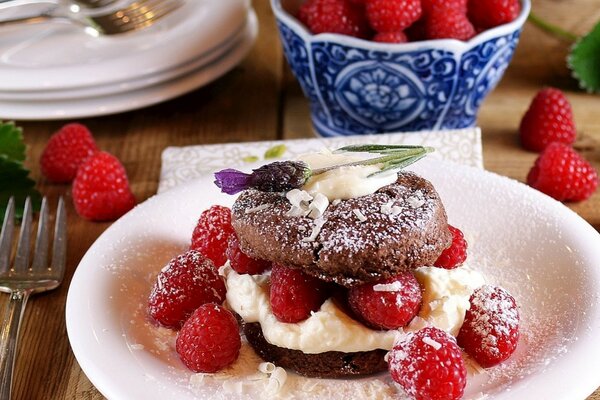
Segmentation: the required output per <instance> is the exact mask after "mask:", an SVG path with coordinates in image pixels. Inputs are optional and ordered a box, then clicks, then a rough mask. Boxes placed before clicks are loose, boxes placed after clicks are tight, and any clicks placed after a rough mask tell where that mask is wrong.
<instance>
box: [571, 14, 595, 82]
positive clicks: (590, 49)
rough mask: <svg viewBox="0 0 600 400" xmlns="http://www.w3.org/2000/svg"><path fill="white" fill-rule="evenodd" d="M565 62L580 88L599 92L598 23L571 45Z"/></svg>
mask: <svg viewBox="0 0 600 400" xmlns="http://www.w3.org/2000/svg"><path fill="white" fill-rule="evenodd" d="M567 63H568V65H569V69H571V73H572V74H573V77H574V78H575V79H577V80H578V81H579V86H580V87H581V88H582V89H585V90H587V91H588V92H596V93H599V92H600V23H598V24H597V25H596V26H595V27H594V29H592V31H591V32H590V33H588V34H587V35H585V36H583V37H582V38H581V39H579V40H578V41H577V42H576V43H575V44H574V45H573V48H572V49H571V54H570V55H569V57H568V58H567Z"/></svg>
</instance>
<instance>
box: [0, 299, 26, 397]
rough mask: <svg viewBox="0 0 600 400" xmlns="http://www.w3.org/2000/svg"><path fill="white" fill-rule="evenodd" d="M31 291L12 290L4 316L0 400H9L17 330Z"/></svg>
mask: <svg viewBox="0 0 600 400" xmlns="http://www.w3.org/2000/svg"><path fill="white" fill-rule="evenodd" d="M30 294H31V290H22V289H21V290H14V291H13V292H12V293H11V294H10V301H9V303H8V307H7V309H6V312H5V314H4V321H3V323H2V328H1V329H2V330H1V334H0V340H1V342H0V400H10V395H11V390H12V376H13V369H14V366H15V354H16V350H17V342H18V339H19V328H20V327H21V319H22V317H23V312H24V311H25V306H26V305H27V300H28V299H29V295H30Z"/></svg>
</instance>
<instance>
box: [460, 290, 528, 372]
mask: <svg viewBox="0 0 600 400" xmlns="http://www.w3.org/2000/svg"><path fill="white" fill-rule="evenodd" d="M469 302H470V303H471V307H470V308H469V310H467V313H466V315H465V321H464V322H463V325H462V327H461V328H460V331H459V333H458V337H457V340H458V344H459V345H460V346H462V347H463V348H464V349H465V351H466V352H467V354H469V355H470V356H471V357H473V358H474V359H475V361H477V362H478V363H479V364H480V365H481V366H482V367H484V368H488V367H493V366H494V365H496V364H499V363H501V362H502V361H505V360H506V359H508V357H510V356H511V355H512V354H513V353H514V351H515V349H516V348H517V343H518V341H519V310H518V308H517V303H516V302H515V299H514V298H513V297H512V296H511V295H510V294H509V293H508V292H507V291H506V290H504V289H502V288H499V287H494V286H490V285H484V286H482V287H480V288H479V289H477V290H475V292H473V294H472V295H471V298H470V299H469Z"/></svg>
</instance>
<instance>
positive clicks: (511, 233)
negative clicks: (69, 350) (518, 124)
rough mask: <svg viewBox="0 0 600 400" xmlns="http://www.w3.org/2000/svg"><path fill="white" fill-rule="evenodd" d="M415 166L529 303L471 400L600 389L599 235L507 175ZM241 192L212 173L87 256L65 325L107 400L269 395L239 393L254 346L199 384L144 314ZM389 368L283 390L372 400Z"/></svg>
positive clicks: (164, 198) (168, 337)
mask: <svg viewBox="0 0 600 400" xmlns="http://www.w3.org/2000/svg"><path fill="white" fill-rule="evenodd" d="M414 169H415V170H416V171H417V172H418V173H420V174H422V175H423V176H425V177H427V178H429V179H430V180H431V181H432V182H433V183H434V185H435V186H436V188H437V189H438V191H439V192H440V195H441V197H442V199H443V201H444V203H445V205H446V209H447V212H448V215H449V220H450V222H451V223H452V224H454V225H456V226H458V227H460V228H462V230H463V231H464V232H465V234H466V237H467V240H468V241H469V245H470V248H469V260H470V265H471V266H474V267H476V268H479V269H480V270H481V271H482V272H483V273H484V274H485V275H486V277H487V280H488V281H489V282H492V283H495V284H500V285H502V286H504V287H505V288H507V289H508V290H509V291H511V292H512V293H513V295H514V296H515V297H516V299H517V301H518V303H519V304H520V307H521V316H522V324H521V331H522V339H521V341H520V344H519V347H518V349H517V352H516V353H515V355H514V356H513V357H512V358H511V360H510V361H508V362H507V363H505V364H503V365H502V366H501V367H496V368H494V369H491V370H489V372H488V373H485V374H478V375H475V376H470V377H469V383H468V386H467V389H466V394H465V399H481V398H485V399H494V400H500V399H502V400H509V399H510V400H521V399H522V400H526V399H527V400H529V399H553V400H554V399H569V400H583V399H585V398H586V396H588V395H589V394H590V393H592V392H593V391H594V390H595V389H596V388H597V387H598V386H599V385H600V374H599V373H598V371H600V344H599V342H598V339H597V338H598V337H599V336H600V307H599V304H598V301H599V300H598V293H599V292H600V268H598V266H600V235H599V234H598V233H597V232H596V231H595V230H594V229H593V228H592V227H591V226H590V225H588V224H587V223H586V222H585V221H584V220H582V219H581V218H580V217H578V216H577V215H576V214H575V213H573V212H572V211H570V210H569V209H568V208H566V207H564V206H563V205H562V204H560V203H558V202H556V201H554V200H552V199H550V198H548V197H546V196H544V195H542V194H540V193H539V192H537V191H534V190H532V189H530V188H528V187H526V186H525V185H522V184H520V183H517V182H515V181H512V180H509V179H507V178H503V177H500V176H497V175H495V174H492V173H488V172H485V171H481V170H478V169H475V168H471V167H464V166H457V165H455V164H450V163H447V162H442V161H438V160H433V159H428V160H425V161H423V162H421V163H419V164H418V165H417V166H416V167H415V168H414ZM233 199H234V198H233V197H230V196H225V195H222V194H220V193H219V191H218V189H217V188H216V187H215V186H214V185H213V183H212V177H210V176H207V177H205V178H203V179H199V180H197V181H195V182H193V183H191V184H187V185H185V186H181V187H178V188H175V189H172V190H170V191H167V192H165V193H164V194H161V195H158V196H155V197H154V198H151V199H150V200H148V201H147V202H145V203H143V204H141V205H140V206H138V207H137V208H135V209H134V210H133V211H131V212H130V213H129V214H127V215H126V216H124V217H123V218H122V219H121V220H119V221H117V222H116V223H115V224H114V225H113V226H111V227H110V228H109V229H108V230H107V231H106V232H105V233H104V234H103V235H102V236H101V237H100V238H99V239H98V241H97V242H96V243H95V244H94V245H93V246H92V247H91V248H90V250H89V251H88V253H87V254H86V255H85V257H84V258H83V259H82V261H81V263H80V265H79V266H78V268H77V271H76V273H75V276H74V278H73V281H72V283H71V287H70V289H69V295H68V299H67V308H66V313H67V314H66V320H67V330H68V334H69V339H70V341H71V345H72V347H73V351H74V353H75V356H76V357H77V360H78V361H79V363H80V365H81V367H82V368H83V370H84V372H85V373H86V375H87V376H88V377H89V378H90V380H91V381H92V382H93V384H94V385H95V386H96V387H97V388H98V389H99V390H100V391H101V392H102V393H103V394H104V395H105V396H107V397H108V398H109V399H142V398H143V399H165V398H177V399H198V398H200V399H209V398H210V399H214V398H266V397H265V396H264V395H262V396H261V395H260V394H254V395H252V394H246V395H236V394H235V393H234V392H235V390H236V389H237V388H239V386H236V384H235V380H236V379H239V376H242V375H243V374H246V378H243V377H242V379H245V382H246V383H245V385H246V386H245V388H246V389H249V388H253V387H255V386H253V385H255V383H253V382H254V381H251V374H252V373H253V372H254V371H255V368H256V360H255V359H254V358H253V357H252V354H250V353H249V352H248V351H247V350H246V348H244V349H245V350H244V351H243V357H242V358H241V361H239V362H238V364H236V367H235V369H234V370H233V371H230V372H231V374H230V375H229V377H223V376H221V377H220V379H213V378H204V380H203V382H198V381H197V380H194V379H197V378H198V376H196V377H195V378H192V380H191V381H190V378H191V377H192V376H193V374H192V373H190V372H189V371H187V370H186V369H185V368H184V367H183V366H182V364H181V363H180V362H179V361H178V359H177V356H176V355H175V354H174V352H173V350H172V348H171V346H172V341H173V335H172V334H170V333H168V332H169V331H167V330H165V329H157V328H154V327H153V326H152V325H151V324H149V323H148V322H147V319H146V317H145V304H146V298H147V295H148V293H149V291H150V288H151V285H152V283H153V280H154V279H155V276H156V274H157V273H158V271H159V270H160V269H161V268H162V267H163V265H164V264H165V263H166V262H167V261H168V260H169V259H170V258H171V257H173V256H175V255H176V254H178V253H179V252H181V251H183V250H184V249H185V248H186V246H187V245H188V244H189V240H190V236H191V232H192V230H193V227H194V224H195V222H196V219H197V217H198V215H199V214H200V212H201V211H203V210H204V209H206V208H208V207H209V206H210V205H212V204H215V203H219V204H224V205H230V204H231V203H232V202H233ZM386 376H387V374H382V375H380V376H377V377H371V378H366V379H353V380H335V381H330V380H309V379H306V378H299V377H296V376H294V375H291V374H290V376H289V377H288V381H289V382H288V383H286V385H289V386H287V390H288V392H287V393H286V395H287V396H291V395H293V394H294V391H298V392H296V393H295V394H296V398H302V399H304V398H327V399H342V398H344V399H347V398H367V397H368V396H371V397H370V398H374V397H373V396H375V395H377V394H380V395H385V394H393V390H394V389H393V388H391V387H390V386H389V385H388V384H389V378H387V377H386ZM193 382H196V383H193ZM316 383H318V384H316ZM249 390H250V389H249ZM300 391H303V393H299V392H300ZM250 393H251V392H250ZM482 396H483V397H482ZM382 398H385V397H382ZM400 398H401V397H400Z"/></svg>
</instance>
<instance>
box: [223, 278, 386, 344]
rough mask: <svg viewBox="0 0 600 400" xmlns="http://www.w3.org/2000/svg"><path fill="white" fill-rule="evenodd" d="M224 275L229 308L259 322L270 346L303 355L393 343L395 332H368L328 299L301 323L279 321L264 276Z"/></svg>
mask: <svg viewBox="0 0 600 400" xmlns="http://www.w3.org/2000/svg"><path fill="white" fill-rule="evenodd" d="M225 276H226V282H227V303H228V304H229V307H230V308H231V309H232V310H233V311H235V312H236V313H238V314H239V315H240V316H241V317H242V318H243V319H244V321H246V322H259V323H260V325H261V327H262V331H263V335H264V337H265V339H266V340H267V341H268V342H269V343H271V344H274V345H276V346H279V347H284V348H286V349H292V350H301V351H302V352H304V353H306V354H318V353H324V352H326V351H343V352H345V353H353V352H357V351H371V350H375V349H384V350H389V349H391V348H392V346H393V344H394V339H395V337H396V331H374V330H372V329H369V328H367V327H366V326H364V325H363V324H361V323H360V322H358V321H355V320H353V319H352V318H350V317H349V316H348V315H347V314H346V313H344V312H343V311H342V310H341V309H340V308H339V307H338V306H336V305H335V303H334V302H333V301H332V300H331V299H329V300H326V301H325V302H324V303H323V305H322V306H321V308H320V309H319V310H318V311H316V312H314V313H312V315H311V316H310V317H309V318H308V319H306V320H304V321H302V322H298V323H294V324H290V323H285V322H280V321H278V320H277V318H276V317H275V315H273V312H272V311H271V303H270V302H269V288H268V281H267V280H266V279H265V278H264V276H261V275H256V276H252V275H240V274H238V273H236V272H235V271H233V270H232V269H226V270H225Z"/></svg>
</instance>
